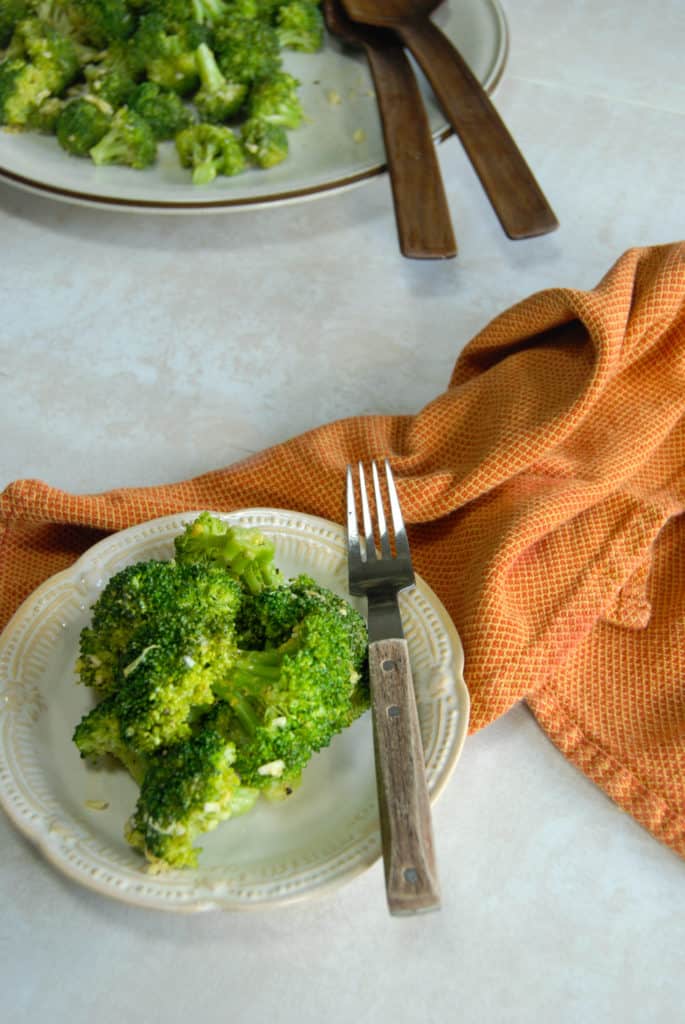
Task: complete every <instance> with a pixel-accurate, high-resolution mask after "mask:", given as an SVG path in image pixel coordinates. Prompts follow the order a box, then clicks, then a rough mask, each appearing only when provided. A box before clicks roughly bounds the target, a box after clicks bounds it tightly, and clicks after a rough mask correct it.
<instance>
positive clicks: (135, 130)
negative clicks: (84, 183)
mask: <svg viewBox="0 0 685 1024" xmlns="http://www.w3.org/2000/svg"><path fill="white" fill-rule="evenodd" d="M90 156H91V159H92V161H93V163H95V164H98V165H100V164H125V165H126V166H128V167H135V168H137V169H138V170H140V169H142V168H143V167H149V166H150V164H153V163H154V162H155V159H156V157H157V140H156V139H155V136H154V134H153V132H152V129H151V128H150V126H149V124H148V123H147V121H144V120H143V118H142V117H141V116H140V114H136V112H135V111H134V110H129V109H128V107H121V108H120V109H119V110H117V112H116V114H115V115H114V117H113V118H112V122H111V124H110V126H109V129H108V131H107V134H106V135H103V137H102V138H101V139H100V141H99V142H98V143H97V145H95V146H93V148H92V149H91V150H90Z"/></svg>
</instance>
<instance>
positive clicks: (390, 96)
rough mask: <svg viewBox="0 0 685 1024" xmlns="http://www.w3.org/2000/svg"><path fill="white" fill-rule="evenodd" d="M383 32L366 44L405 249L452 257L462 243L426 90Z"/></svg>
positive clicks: (428, 255) (406, 253) (428, 256)
mask: <svg viewBox="0 0 685 1024" xmlns="http://www.w3.org/2000/svg"><path fill="white" fill-rule="evenodd" d="M378 35H379V36H380V33H378ZM383 38H384V42H383V43H382V44H379V45H375V44H374V45H368V44H365V46H364V49H365V51H366V55H367V58H368V61H369V66H370V68H371V74H372V76H373V80H374V84H375V88H376V97H377V100H378V106H379V109H380V114H381V121H382V125H383V137H384V140H385V152H386V156H387V160H388V171H389V173H390V181H391V184H392V193H393V203H394V207H395V220H396V222H397V232H398V236H399V242H400V250H401V252H402V253H403V255H404V256H408V257H411V258H413V259H441V258H442V259H444V258H449V257H452V256H455V255H456V253H457V243H456V241H455V237H454V232H453V230H452V222H451V219H450V211H449V206H448V205H447V198H446V196H445V189H444V186H443V182H442V176H441V174H440V166H439V164H438V159H437V156H436V154H435V146H434V143H433V138H432V136H431V132H430V126H429V123H428V117H427V115H426V111H425V108H424V106H423V101H422V98H421V93H420V91H419V87H418V85H417V82H416V78H415V76H414V72H413V70H412V67H411V64H410V63H409V61H408V59H407V56H406V54H405V52H404V47H403V46H402V44H401V43H400V42H399V40H397V39H396V37H395V36H394V35H392V34H391V33H384V34H383Z"/></svg>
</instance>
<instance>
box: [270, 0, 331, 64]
mask: <svg viewBox="0 0 685 1024" xmlns="http://www.w3.org/2000/svg"><path fill="white" fill-rule="evenodd" d="M276 34H277V36H278V41H279V43H280V45H281V46H282V47H283V48H284V49H287V50H299V51H301V52H302V53H316V51H317V50H320V49H321V47H322V45H323V40H324V22H323V15H322V14H321V11H320V9H319V7H318V5H317V4H316V3H313V2H312V0H289V2H288V3H285V4H283V5H282V6H280V7H279V8H278V10H277V12H276Z"/></svg>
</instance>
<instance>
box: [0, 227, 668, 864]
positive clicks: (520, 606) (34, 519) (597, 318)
mask: <svg viewBox="0 0 685 1024" xmlns="http://www.w3.org/2000/svg"><path fill="white" fill-rule="evenodd" d="M684 414H685V243H674V244H672V245H663V246H655V247H650V248H644V249H633V250H629V251H628V252H626V253H625V254H624V255H623V256H622V257H621V258H620V259H619V260H618V261H617V262H616V264H615V265H614V266H613V267H612V268H611V269H610V271H609V272H608V273H607V275H606V276H605V277H604V278H603V279H602V281H601V282H600V283H599V284H598V285H597V287H596V288H594V289H593V290H590V291H579V290H574V289H568V288H552V289H548V290H545V291H542V292H540V293H537V294H535V295H532V296H531V297H529V298H527V299H525V300H524V301H522V302H520V303H518V304H517V305H515V306H514V307H512V308H511V309H509V310H507V311H505V312H504V313H502V314H501V315H499V316H497V317H496V318H495V319H494V320H493V321H492V322H491V323H489V324H488V325H487V326H486V327H485V328H484V329H483V330H482V331H481V332H480V333H479V334H478V335H476V337H474V338H473V339H472V341H471V342H470V343H469V344H468V345H467V347H466V348H465V349H464V350H463V352H462V353H461V355H460V356H459V358H458V360H457V363H456V366H455V368H454V371H453V373H452V377H451V379H450V381H449V384H448V386H447V388H446V390H445V391H444V392H443V393H442V394H440V395H438V396H437V397H436V398H435V399H434V400H433V401H432V402H430V403H429V404H428V405H426V406H425V407H424V408H423V409H421V410H420V411H418V412H417V413H416V415H405V416H367V417H360V418H350V419H345V420H339V421H336V422H334V423H330V424H327V425H325V426H321V427H319V428H317V429H315V430H312V431H310V432H308V433H306V434H303V435H301V436H299V437H295V438H293V439H291V440H288V441H286V442H284V443H283V444H280V445H277V446H275V447H273V448H270V449H268V450H266V451H264V452H262V453H260V454H258V455H255V456H252V457H250V458H248V459H246V460H244V461H241V462H239V463H237V464H234V465H231V466H228V467H227V468H224V469H220V470H217V471H215V472H211V473H207V474H204V475H202V476H198V477H196V478H194V479H191V480H186V481H183V482H176V483H170V484H169V485H167V486H154V487H146V488H122V489H117V490H112V491H109V492H107V493H101V494H90V495H77V494H70V493H66V492H65V491H62V490H59V489H56V488H55V487H52V486H49V485H48V484H47V483H45V482H42V481H39V480H18V481H16V482H14V483H12V484H10V485H9V486H8V487H7V488H6V490H5V491H4V493H3V494H2V496H1V497H0V516H1V519H0V526H1V529H2V532H1V535H0V621H1V623H2V624H4V623H5V622H6V621H7V620H8V619H9V617H10V616H11V614H12V613H13V612H14V611H15V609H16V608H17V606H18V605H19V604H20V602H21V601H22V600H23V599H24V598H26V597H27V595H29V594H30V593H31V591H32V590H33V589H34V588H35V587H36V586H37V585H38V584H39V583H41V582H42V581H43V580H44V579H46V578H47V577H49V576H50V575H52V574H53V573H55V572H58V571H59V570H61V569H64V568H66V567H67V566H68V565H70V564H71V563H72V562H73V561H74V560H75V559H76V558H77V557H78V556H79V554H81V553H82V552H83V551H84V550H86V549H87V548H88V547H90V546H91V545H92V544H93V543H94V542H95V541H96V540H98V539H100V538H101V537H102V536H103V535H104V534H105V533H107V532H111V531H115V530H121V529H124V528H126V527H128V526H131V525H133V524H135V523H139V522H142V521H144V520H147V519H151V518H154V517H156V516H161V515H167V514H170V513H175V512H179V511H184V510H194V509H202V508H206V509H212V510H218V511H231V510H235V509H237V508H244V507H250V506H272V507H280V508H290V509H297V510H299V511H302V512H308V513H312V514H315V515H319V516H324V517H326V518H328V519H333V520H335V521H338V522H342V521H343V481H344V472H345V467H346V465H347V464H348V463H349V462H355V461H357V460H363V461H368V460H370V459H372V458H375V459H383V458H385V457H387V458H389V459H390V461H391V464H392V466H393V469H394V472H395V476H396V478H397V483H398V490H399V493H400V499H401V502H402V506H403V510H404V513H405V518H406V520H407V522H408V524H409V535H410V541H411V546H412V552H413V556H414V561H415V566H416V569H417V571H418V572H419V573H420V574H421V575H422V576H423V577H424V578H425V579H426V580H427V581H428V582H429V583H430V584H431V586H432V587H433V588H434V589H435V590H436V591H437V593H438V595H439V596H440V598H441V599H442V601H443V602H444V604H445V606H446V607H447V609H448V611H449V613H450V615H451V616H452V618H453V619H454V622H455V624H456V627H457V629H458V631H459V633H460V636H461V639H462V642H463V645H464V651H465V676H466V681H467V683H468V687H469V691H470V694H471V701H472V718H471V729H472V730H474V731H475V730H478V729H481V728H483V727H484V726H486V725H488V723H490V722H492V721H493V720H494V719H495V718H497V717H498V716H500V715H502V714H503V713H504V712H506V711H507V710H508V709H509V708H511V707H512V705H513V704H514V703H516V702H518V701H521V700H525V701H526V702H527V703H528V705H529V707H530V708H531V710H532V712H533V714H534V715H535V717H536V719H537V721H538V722H539V724H540V726H541V727H542V729H543V730H544V731H545V732H546V733H547V735H548V736H549V737H550V739H551V740H552V742H553V743H554V744H556V746H557V747H558V748H559V749H560V750H561V751H562V752H563V754H564V755H565V756H566V757H567V758H568V759H569V760H570V761H571V762H572V763H573V764H575V765H576V766H577V767H578V768H579V769H580V770H581V771H583V772H584V773H585V774H586V775H587V776H589V777H590V778H591V779H593V780H594V781H595V782H596V783H597V785H599V786H600V787H602V789H603V790H604V791H605V792H606V793H607V794H608V795H609V796H610V797H611V798H612V799H613V800H615V801H616V803H618V804H619V805H620V806H621V807H622V808H623V809H624V810H626V811H627V812H629V813H630V814H631V815H633V816H634V817H635V819H636V820H637V821H639V822H640V823H641V824H642V825H643V826H644V827H645V828H647V829H648V830H650V832H651V833H652V834H653V835H654V836H655V837H657V838H658V839H659V840H661V841H662V842H663V843H665V844H667V845H668V846H670V847H671V848H672V849H673V850H675V851H676V852H677V853H679V854H680V855H681V856H685V684H684V679H685V665H684V661H685V520H684V519H683V517H682V515H681V512H682V511H683V499H684V496H685V418H684Z"/></svg>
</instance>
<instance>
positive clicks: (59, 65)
mask: <svg viewBox="0 0 685 1024" xmlns="http://www.w3.org/2000/svg"><path fill="white" fill-rule="evenodd" d="M7 56H8V59H10V60H12V59H21V60H25V61H27V62H28V63H31V64H33V66H34V67H35V68H36V69H37V70H38V71H40V72H41V74H42V75H43V77H44V79H45V87H46V88H47V89H49V90H50V92H51V93H60V92H62V91H63V90H64V89H66V87H67V86H68V85H71V83H72V82H73V81H74V80H75V79H76V78H77V77H78V75H79V73H80V70H81V58H80V56H79V52H78V50H77V47H76V46H75V44H74V41H73V40H72V39H70V38H69V37H68V36H65V35H62V34H61V33H60V32H58V31H57V30H56V29H54V28H53V27H52V26H51V25H50V24H49V23H48V22H47V21H42V20H41V19H40V18H26V19H25V20H24V21H20V22H18V23H17V25H16V27H15V30H14V34H13V35H12V39H11V41H10V45H9V47H8V50H7Z"/></svg>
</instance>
